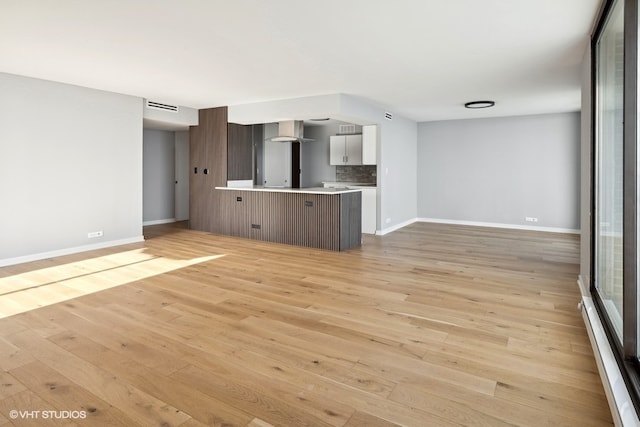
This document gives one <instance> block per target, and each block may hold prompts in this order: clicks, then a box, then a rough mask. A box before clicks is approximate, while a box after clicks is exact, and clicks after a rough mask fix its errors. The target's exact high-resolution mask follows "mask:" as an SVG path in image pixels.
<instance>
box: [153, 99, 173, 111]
mask: <svg viewBox="0 0 640 427" xmlns="http://www.w3.org/2000/svg"><path fill="white" fill-rule="evenodd" d="M147 108H151V109H154V110H162V111H171V112H173V113H177V112H178V106H177V105H169V104H163V103H161V102H155V101H149V100H148V99H147Z"/></svg>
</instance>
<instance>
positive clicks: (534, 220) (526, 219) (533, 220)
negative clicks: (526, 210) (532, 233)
mask: <svg viewBox="0 0 640 427" xmlns="http://www.w3.org/2000/svg"><path fill="white" fill-rule="evenodd" d="M524 220H525V221H527V222H538V218H535V217H533V216H526V217H524Z"/></svg>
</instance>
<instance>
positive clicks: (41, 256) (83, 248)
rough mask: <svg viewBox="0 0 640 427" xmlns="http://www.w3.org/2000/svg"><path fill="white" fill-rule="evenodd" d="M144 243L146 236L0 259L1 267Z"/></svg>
mask: <svg viewBox="0 0 640 427" xmlns="http://www.w3.org/2000/svg"><path fill="white" fill-rule="evenodd" d="M140 242H144V236H138V237H131V238H128V239H120V240H110V241H108V242H101V243H94V244H92V245H83V246H75V247H72V248H65V249H58V250H55V251H49V252H41V253H38V254H32V255H24V256H19V257H15V258H5V259H0V267H6V266H8V265H15V264H22V263H25V262H31V261H38V260H41V259H47V258H55V257H59V256H64V255H71V254H76V253H79V252H87V251H92V250H95V249H103V248H110V247H112V246H121V245H128V244H130V243H140Z"/></svg>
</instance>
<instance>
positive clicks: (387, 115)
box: [384, 111, 393, 120]
mask: <svg viewBox="0 0 640 427" xmlns="http://www.w3.org/2000/svg"><path fill="white" fill-rule="evenodd" d="M384 118H385V119H387V120H393V114H391V113H390V112H388V111H387V112H385V113H384Z"/></svg>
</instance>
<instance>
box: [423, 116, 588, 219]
mask: <svg viewBox="0 0 640 427" xmlns="http://www.w3.org/2000/svg"><path fill="white" fill-rule="evenodd" d="M418 140H419V143H418V165H419V166H418V212H419V216H420V217H422V218H431V219H441V220H454V221H468V222H479V223H493V224H506V225H514V226H522V227H524V226H533V227H547V228H553V229H560V230H577V229H579V228H580V114H579V113H564V114H545V115H535V116H519V117H503V118H487V119H474V120H452V121H441V122H428V123H421V124H420V125H419V127H418ZM527 216H529V217H536V218H538V222H537V223H530V222H526V221H525V217H527Z"/></svg>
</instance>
